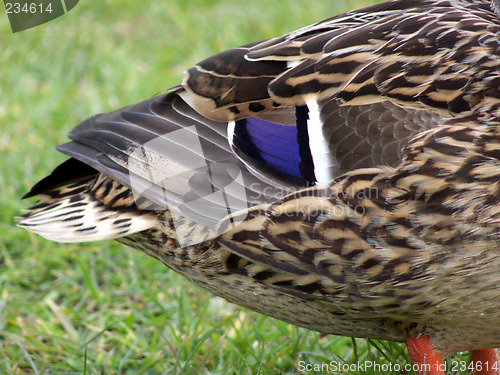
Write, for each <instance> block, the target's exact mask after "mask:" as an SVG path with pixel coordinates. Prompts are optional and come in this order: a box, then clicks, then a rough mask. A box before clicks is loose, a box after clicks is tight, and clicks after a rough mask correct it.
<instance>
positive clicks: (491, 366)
mask: <svg viewBox="0 0 500 375" xmlns="http://www.w3.org/2000/svg"><path fill="white" fill-rule="evenodd" d="M469 368H471V369H473V370H475V371H476V372H475V373H474V375H500V358H499V357H498V350H496V349H482V350H473V351H472V353H471V356H470V365H469Z"/></svg>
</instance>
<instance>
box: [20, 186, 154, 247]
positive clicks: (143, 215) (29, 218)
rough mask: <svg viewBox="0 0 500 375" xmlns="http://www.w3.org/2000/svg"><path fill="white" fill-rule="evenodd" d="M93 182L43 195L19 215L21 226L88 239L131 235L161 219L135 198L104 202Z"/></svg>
mask: <svg viewBox="0 0 500 375" xmlns="http://www.w3.org/2000/svg"><path fill="white" fill-rule="evenodd" d="M108 181H109V183H112V184H113V183H114V184H117V183H116V182H114V181H111V180H108ZM98 182H99V180H98ZM90 184H91V183H90V182H86V183H83V184H82V183H79V184H75V186H69V187H62V188H58V189H55V190H53V191H51V192H49V193H47V194H44V195H43V196H40V200H41V203H39V204H37V205H35V206H33V207H31V208H29V209H27V210H26V212H25V214H24V215H22V216H20V217H18V218H17V220H18V226H20V227H23V228H26V229H28V230H30V231H31V232H34V233H37V234H39V235H41V236H43V237H45V238H47V239H49V240H53V241H58V242H86V241H99V240H105V239H114V238H120V237H124V236H128V235H130V234H133V233H137V232H141V231H144V230H147V229H150V228H152V227H154V226H155V225H156V224H157V223H158V217H157V215H155V214H154V212H152V211H142V210H139V209H138V208H137V207H136V206H135V203H134V201H133V199H132V198H131V199H122V200H120V204H119V205H117V204H115V205H109V204H105V203H103V201H102V199H100V198H102V197H99V196H96V194H95V191H94V190H93V189H92V188H90ZM118 188H119V189H120V188H121V189H126V188H124V187H123V186H122V185H120V186H119V187H118ZM131 208H132V209H131Z"/></svg>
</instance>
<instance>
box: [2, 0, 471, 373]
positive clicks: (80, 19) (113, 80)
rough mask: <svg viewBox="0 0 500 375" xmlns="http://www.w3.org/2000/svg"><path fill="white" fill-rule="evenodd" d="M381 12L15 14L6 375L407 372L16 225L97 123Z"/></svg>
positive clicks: (6, 215)
mask: <svg viewBox="0 0 500 375" xmlns="http://www.w3.org/2000/svg"><path fill="white" fill-rule="evenodd" d="M373 2H374V1H373V0H372V1H370V0H364V1H363V0H352V1H347V0H346V1H332V0H321V1H315V2H311V1H310V0H274V1H272V2H271V1H269V0H252V1H247V0H240V1H238V2H236V1H210V0H166V1H152V0H147V1H140V2H139V1H132V0H127V1H124V0H121V1H120V0H108V1H82V2H80V4H79V5H78V6H77V7H76V8H75V9H73V10H72V11H71V12H70V13H68V14H67V15H65V16H63V17H60V18H59V19H56V20H54V21H52V22H50V23H47V24H45V25H42V26H39V27H37V28H34V29H31V30H28V31H24V32H21V33H17V34H12V33H11V31H10V27H9V25H8V23H7V17H6V15H5V14H4V13H2V15H1V16H0V38H1V46H0V48H1V52H0V66H1V68H0V69H1V73H0V95H1V99H2V100H1V101H0V126H1V129H2V132H1V133H0V154H1V155H2V158H1V161H0V163H1V164H0V165H1V168H0V186H1V187H2V189H1V190H0V208H1V209H0V373H1V374H83V373H86V374H209V373H210V374H256V373H260V374H271V373H282V374H288V373H294V374H295V373H308V374H309V373H319V372H314V371H302V370H301V368H300V363H299V361H304V363H308V364H313V363H329V362H330V361H332V360H333V361H334V362H336V363H347V364H349V363H357V361H359V362H361V363H364V362H365V361H372V362H374V363H378V364H395V363H403V362H405V361H406V362H407V361H408V358H407V357H406V355H405V354H404V347H403V346H402V345H398V344H394V343H387V342H371V341H367V340H355V341H354V340H352V339H350V338H340V337H335V336H321V335H319V334H318V333H315V332H310V331H307V330H305V329H299V328H296V327H293V326H290V325H288V324H285V323H282V322H279V321H276V320H274V319H270V318H266V317H263V316H261V315H259V314H256V313H253V312H250V311H248V310H245V309H240V308H238V307H237V306H234V305H231V304H229V303H227V302H225V301H224V300H221V299H219V298H215V297H214V296H212V295H210V294H208V293H206V292H204V291H202V290H201V289H199V288H197V287H195V286H193V285H191V284H190V283H188V282H187V281H186V280H184V279H183V278H182V277H180V276H178V275H176V274H175V273H173V272H171V271H169V270H168V269H166V268H165V267H164V266H162V265H161V264H160V263H159V262H156V261H154V260H153V259H150V258H148V257H146V256H144V255H142V254H140V253H138V252H135V251H132V250H130V249H127V248H125V247H124V246H121V245H118V244H116V243H113V242H102V243H89V244H57V243H52V242H49V241H46V240H44V239H42V238H40V237H38V236H35V235H32V234H30V233H28V232H27V231H24V230H22V229H19V228H16V227H15V226H14V219H13V217H14V216H16V215H18V214H19V213H20V211H21V209H22V208H23V207H26V206H27V205H28V204H29V203H28V202H23V201H21V200H20V197H21V196H22V195H23V194H24V193H25V192H26V191H27V189H29V187H30V186H31V185H32V184H33V183H35V182H36V181H37V180H38V179H40V178H42V177H44V176H45V175H46V174H47V173H48V172H50V171H51V170H52V168H53V167H55V166H56V165H57V164H58V163H59V162H61V161H62V160H64V159H65V157H64V156H63V155H61V154H59V153H58V152H57V151H56V150H55V148H54V146H55V145H57V144H59V143H63V142H65V141H66V133H67V132H68V131H69V130H70V129H71V128H72V127H73V126H74V125H76V124H77V123H78V122H79V121H81V120H82V119H84V118H86V117H88V116H89V115H92V114H94V113H97V112H104V111H108V110H111V109H115V108H117V107H120V106H124V105H127V104H130V103H134V102H138V101H140V100H143V99H144V98H147V97H150V96H152V95H154V94H156V93H158V92H160V91H162V90H164V89H166V88H168V87H169V86H171V85H174V84H176V83H178V82H179V81H180V80H181V78H182V76H183V71H184V70H185V69H186V68H188V67H190V66H191V65H193V64H194V63H196V62H197V61H199V60H202V59H203V58H205V57H207V56H210V55H211V54H214V53H216V52H218V51H221V50H223V49H226V48H230V47H233V46H237V45H241V44H245V43H248V42H251V41H254V40H257V39H263V38H268V37H272V36H276V35H280V34H282V33H285V32H287V31H291V30H294V29H296V28H298V27H301V26H304V25H307V24H310V23H313V22H316V21H318V20H320V19H322V18H325V17H328V16H331V15H334V14H337V13H340V12H343V11H347V10H349V9H353V8H357V7H360V6H364V5H368V4H370V3H373ZM457 358H461V357H455V359H457ZM461 359H463V358H461ZM350 373H352V374H357V373H362V374H378V373H380V371H371V370H367V371H356V370H355V371H351V372H350ZM392 373H394V374H396V373H397V372H392Z"/></svg>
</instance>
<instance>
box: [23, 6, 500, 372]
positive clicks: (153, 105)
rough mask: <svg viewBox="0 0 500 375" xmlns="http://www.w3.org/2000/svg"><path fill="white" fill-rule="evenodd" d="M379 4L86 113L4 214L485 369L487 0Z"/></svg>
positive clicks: (488, 291)
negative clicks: (18, 211)
mask: <svg viewBox="0 0 500 375" xmlns="http://www.w3.org/2000/svg"><path fill="white" fill-rule="evenodd" d="M499 8H500V7H499V4H498V3H497V2H496V0H494V1H493V2H492V3H490V2H489V1H486V0H469V1H467V0H436V1H431V0H421V1H415V0H391V1H387V2H383V3H380V4H377V5H373V6H370V7H367V8H363V9H360V10H356V11H351V12H348V13H345V14H342V15H339V16H336V17H333V18H330V19H327V20H324V21H322V22H319V23H316V24H314V25H311V26H308V27H305V28H302V29H300V30H297V31H294V32H291V33H289V34H287V35H284V36H282V37H277V38H273V39H269V40H264V41H259V42H255V43H251V44H247V45H245V46H242V47H238V48H234V49H231V50H228V51H225V52H222V53H220V54H217V55H215V56H212V57H210V58H208V59H206V60H204V61H202V62H200V63H199V64H197V65H195V66H194V67H192V68H191V69H189V70H188V71H187V74H186V76H185V79H184V80H183V82H182V83H181V84H179V85H177V86H174V87H172V88H171V89H169V90H167V91H165V92H164V93H162V94H161V95H158V96H155V97H153V98H150V99H147V100H145V101H143V102H142V103H139V104H136V105H131V106H128V107H124V108H121V109H118V110H116V111H114V112H111V113H107V114H99V115H96V116H94V117H91V118H89V119H87V120H85V121H83V122H82V123H80V124H79V125H78V126H76V127H75V128H74V129H73V130H72V131H71V132H70V133H69V138H70V139H71V141H70V142H69V143H66V144H63V145H60V146H59V147H58V149H59V150H60V151H61V152H63V153H64V154H66V155H68V156H69V157H70V158H69V159H68V160H67V161H65V162H64V163H62V164H61V165H59V166H58V167H57V168H56V169H55V170H54V171H53V172H52V173H51V174H50V175H49V176H48V177H46V178H44V179H43V180H41V181H40V182H39V183H37V184H36V185H35V186H34V187H33V188H32V189H31V190H30V191H29V192H28V193H27V194H26V195H25V198H27V197H32V196H38V197H39V199H40V202H39V203H38V204H36V205H35V206H33V207H31V208H30V209H28V210H27V212H26V213H25V214H24V215H23V216H21V217H20V218H19V225H20V226H22V227H24V228H27V229H28V230H31V231H33V232H35V233H38V234H40V235H42V236H44V237H46V238H48V239H51V240H55V241H61V242H78V241H94V240H103V239H117V240H118V241H120V242H122V243H125V244H127V245H129V246H131V247H133V248H137V249H139V250H141V251H143V252H145V253H146V254H148V255H150V256H152V257H154V258H156V259H158V260H159V261H161V262H163V263H164V264H165V265H166V266H167V267H169V268H171V269H172V270H174V271H176V272H178V273H180V274H181V275H183V276H184V277H186V278H187V279H189V280H191V281H192V282H193V283H195V284H197V285H200V286H202V287H204V288H206V289H208V290H209V291H211V292H213V293H214V294H216V295H218V296H221V297H223V298H226V299H227V300H229V301H231V302H234V303H236V304H238V305H241V306H244V307H247V308H249V309H252V310H255V311H258V312H260V313H262V314H266V315H269V316H272V317H275V318H277V319H281V320H283V321H285V322H289V323H292V324H295V325H298V326H302V327H306V328H309V329H311V330H316V331H319V332H323V333H327V334H337V335H344V336H352V337H366V338H373V339H386V340H394V341H398V342H406V344H407V347H408V350H409V354H410V357H411V358H412V360H413V361H414V362H415V363H416V364H420V365H422V366H430V367H422V368H423V369H425V372H426V373H427V374H434V375H438V374H443V373H444V371H443V357H445V356H447V355H449V354H451V353H455V352H458V351H466V350H470V351H472V356H471V361H472V362H471V363H472V365H473V367H474V368H475V369H476V370H477V371H476V374H499V373H500V371H499V369H498V367H499V365H500V364H499V358H498V352H497V350H496V349H494V348H496V347H498V346H500V324H499V323H500V273H499V272H498V270H499V269H500V245H499V243H500V204H499V199H500V90H499V87H500V58H499V57H500V39H499V35H500V11H499Z"/></svg>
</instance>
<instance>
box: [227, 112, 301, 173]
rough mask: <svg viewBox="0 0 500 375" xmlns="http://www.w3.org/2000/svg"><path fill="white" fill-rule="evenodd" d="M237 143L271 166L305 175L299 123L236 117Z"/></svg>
mask: <svg viewBox="0 0 500 375" xmlns="http://www.w3.org/2000/svg"><path fill="white" fill-rule="evenodd" d="M233 143H234V146H236V147H237V148H238V149H240V150H241V151H243V152H244V153H245V154H246V155H248V156H249V157H251V158H254V159H256V160H258V161H261V162H264V163H265V164H266V165H268V166H269V167H270V168H273V169H275V170H278V171H280V172H283V173H285V174H288V175H291V176H295V177H302V175H301V173H300V170H299V164H300V152H299V144H298V141H297V127H296V126H288V125H280V124H275V123H273V122H269V121H265V120H261V119H258V118H255V117H249V118H246V119H242V120H238V121H236V126H235V130H234V138H233Z"/></svg>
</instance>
